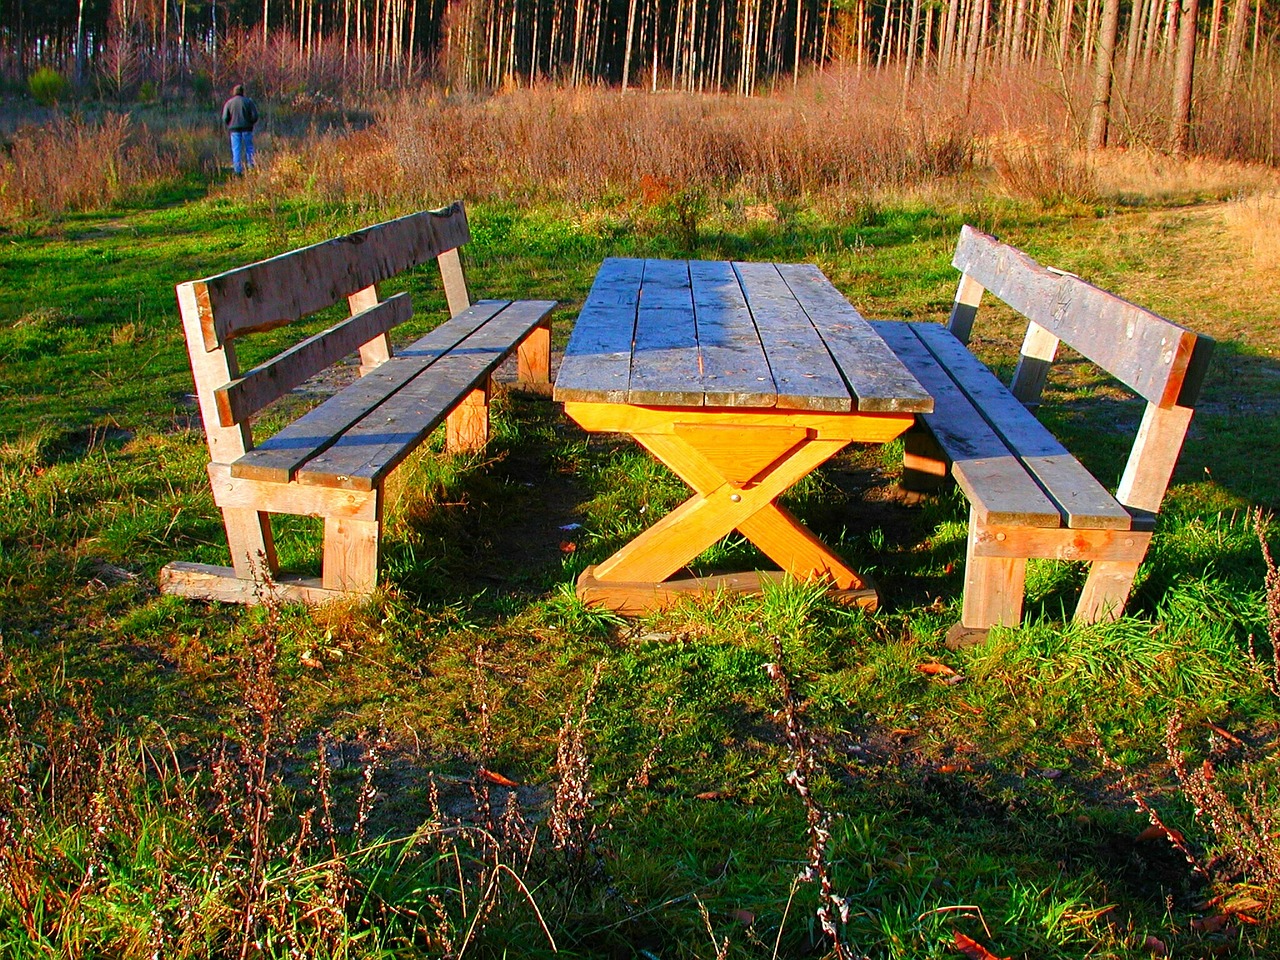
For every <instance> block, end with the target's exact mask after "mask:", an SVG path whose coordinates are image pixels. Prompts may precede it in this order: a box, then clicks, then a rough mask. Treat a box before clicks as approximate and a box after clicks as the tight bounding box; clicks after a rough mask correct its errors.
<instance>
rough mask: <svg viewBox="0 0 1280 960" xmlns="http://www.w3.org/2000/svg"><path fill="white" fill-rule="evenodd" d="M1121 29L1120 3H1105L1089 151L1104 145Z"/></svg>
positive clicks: (1115, 0) (1095, 66)
mask: <svg viewBox="0 0 1280 960" xmlns="http://www.w3.org/2000/svg"><path fill="white" fill-rule="evenodd" d="M1119 27H1120V0H1105V3H1104V4H1103V7H1102V19H1101V21H1100V23H1099V25H1098V50H1097V55H1096V56H1095V58H1094V63H1093V103H1092V104H1091V105H1090V107H1089V149H1090V150H1101V149H1102V148H1103V147H1105V146H1106V145H1107V124H1108V122H1109V121H1110V117H1111V75H1112V66H1113V63H1114V61H1115V52H1116V33H1117V32H1118V30H1119Z"/></svg>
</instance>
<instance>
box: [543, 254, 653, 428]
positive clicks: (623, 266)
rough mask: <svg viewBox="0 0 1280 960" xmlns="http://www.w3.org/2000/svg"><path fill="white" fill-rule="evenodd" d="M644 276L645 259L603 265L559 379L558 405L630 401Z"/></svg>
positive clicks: (614, 259) (614, 260)
mask: <svg viewBox="0 0 1280 960" xmlns="http://www.w3.org/2000/svg"><path fill="white" fill-rule="evenodd" d="M643 276H644V261H643V260H633V259H624V258H620V257H610V258H609V259H607V260H605V261H604V263H603V264H601V266H600V270H599V272H598V273H597V274H596V279H595V282H594V283H593V284H592V285H591V293H590V294H589V295H588V296H587V300H586V303H584V304H583V306H582V312H581V313H580V314H579V315H578V320H577V322H576V323H575V324H574V326H573V333H572V334H571V335H570V337H569V345H568V346H567V347H566V348H565V352H564V359H563V360H562V361H561V364H560V370H559V373H558V374H557V375H556V385H555V399H556V400H560V401H565V400H582V401H598V402H604V403H626V402H627V391H628V389H629V388H630V382H631V341H632V338H633V337H634V336H635V326H636V309H637V307H638V305H639V302H640V282H641V279H642V278H643Z"/></svg>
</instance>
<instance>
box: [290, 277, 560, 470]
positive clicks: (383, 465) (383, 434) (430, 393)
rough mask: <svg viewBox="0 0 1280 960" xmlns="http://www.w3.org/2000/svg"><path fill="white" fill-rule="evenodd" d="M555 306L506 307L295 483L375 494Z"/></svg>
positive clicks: (323, 455)
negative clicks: (373, 491) (391, 474)
mask: <svg viewBox="0 0 1280 960" xmlns="http://www.w3.org/2000/svg"><path fill="white" fill-rule="evenodd" d="M553 306H554V303H553V302H551V301H547V300H518V301H515V302H514V303H510V304H507V305H506V306H505V307H504V309H503V310H501V312H499V313H498V314H497V315H496V316H494V317H493V318H492V319H490V320H489V321H488V322H486V323H484V324H483V325H481V326H480V327H479V329H477V330H476V331H475V332H474V333H473V334H471V335H470V336H468V337H467V338H466V339H465V340H463V341H462V342H460V343H458V344H457V345H456V346H455V347H453V348H452V349H450V350H449V351H448V352H447V353H446V354H445V355H444V356H441V357H439V358H438V359H436V360H435V361H434V362H433V363H431V364H430V365H429V366H427V367H426V368H425V369H423V370H422V371H421V372H420V373H419V374H418V375H417V376H415V377H414V378H413V379H411V380H410V381H409V382H408V383H406V384H405V385H404V386H403V387H402V388H401V389H399V390H398V391H396V392H395V393H394V394H393V395H392V396H391V397H389V398H388V399H387V400H386V402H384V403H382V404H380V405H379V406H378V407H376V408H375V409H374V410H372V411H371V412H370V413H368V414H367V415H366V416H365V417H363V418H362V419H361V420H360V421H359V422H358V423H355V424H353V425H352V426H351V427H349V428H348V429H347V430H346V431H345V432H344V433H342V435H341V436H339V437H338V438H337V439H336V441H335V442H334V443H333V444H332V445H330V446H329V447H328V448H327V449H325V450H324V451H323V452H322V453H320V454H319V455H318V456H316V457H314V458H312V459H311V460H309V461H308V462H307V463H306V464H304V465H303V466H302V467H301V468H299V469H298V471H297V474H296V476H297V480H298V482H299V483H302V484H311V485H316V486H326V487H337V488H340V489H351V490H372V489H374V488H375V487H377V486H378V485H379V484H381V483H382V481H383V480H384V479H385V478H386V476H387V474H389V473H390V472H391V471H392V470H393V469H394V468H395V467H396V466H397V465H398V464H399V463H400V462H401V461H403V460H404V458H405V457H407V456H408V455H409V454H410V453H411V452H412V451H413V450H414V448H415V447H416V446H417V445H418V444H419V443H421V442H422V440H423V439H425V438H426V437H427V436H428V435H429V434H430V433H431V432H432V431H433V430H435V428H436V427H438V426H439V425H440V424H441V423H442V422H443V421H444V419H445V417H446V416H448V414H449V413H450V412H451V411H452V410H453V408H454V407H456V406H457V405H458V404H459V403H460V402H462V401H463V400H465V399H466V396H467V394H468V393H470V391H472V390H474V389H476V388H477V387H478V386H479V385H480V384H481V383H482V382H483V381H484V380H485V378H486V377H487V376H488V375H489V374H490V373H492V372H493V370H494V369H496V368H497V367H498V365H499V364H501V363H502V361H503V360H505V359H506V358H507V357H509V356H510V355H511V354H512V353H513V352H514V351H515V349H516V346H517V344H518V343H519V341H520V340H522V339H523V338H524V337H525V336H526V335H527V334H528V333H529V332H530V331H532V330H533V329H534V328H535V327H538V326H540V325H541V324H542V323H543V322H545V319H546V316H547V314H548V313H550V311H551V309H552V307H553ZM366 379H367V378H366Z"/></svg>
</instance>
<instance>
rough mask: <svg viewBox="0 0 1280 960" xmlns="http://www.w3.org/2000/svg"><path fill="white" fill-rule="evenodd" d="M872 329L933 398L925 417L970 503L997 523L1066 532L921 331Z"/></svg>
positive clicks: (900, 326) (885, 325)
mask: <svg viewBox="0 0 1280 960" xmlns="http://www.w3.org/2000/svg"><path fill="white" fill-rule="evenodd" d="M871 326H872V328H873V329H874V330H875V331H876V332H877V333H879V334H880V336H881V337H883V338H884V341H885V343H887V344H888V345H889V347H890V348H891V349H892V350H893V352H894V353H895V354H896V355H897V356H898V359H900V360H901V361H902V362H903V363H904V364H906V366H907V368H908V369H909V370H910V371H911V372H912V374H913V375H914V376H915V378H916V379H917V380H918V381H919V382H920V383H921V385H923V386H924V388H925V389H926V390H928V391H929V393H930V394H931V395H932V396H933V398H934V409H933V412H932V413H925V414H921V415H920V416H921V418H922V419H923V420H924V422H925V424H926V425H927V426H928V428H929V430H930V432H931V433H932V434H933V435H934V438H935V439H936V440H937V441H938V444H939V445H940V446H941V447H942V449H943V451H944V452H945V453H946V455H947V457H948V458H949V459H950V460H951V461H952V465H951V474H952V476H953V477H955V479H956V482H957V483H958V484H959V485H960V487H961V489H962V490H963V491H964V493H965V496H967V497H968V498H969V500H970V502H971V503H973V504H974V505H975V506H976V507H977V508H978V509H979V511H980V512H982V513H983V514H984V515H986V516H987V517H988V519H989V520H990V522H992V523H996V522H999V523H1021V524H1025V525H1028V526H1036V527H1057V526H1061V524H1062V520H1063V518H1062V515H1061V513H1060V512H1059V510H1058V508H1057V506H1056V505H1055V504H1054V502H1053V501H1052V500H1050V499H1049V497H1048V496H1047V495H1046V494H1045V492H1044V491H1043V490H1041V489H1040V487H1039V485H1038V484H1037V483H1036V482H1035V481H1034V480H1033V479H1032V478H1031V476H1030V475H1029V474H1028V473H1027V471H1026V469H1025V468H1024V467H1023V466H1022V463H1021V462H1020V461H1019V460H1018V458H1017V457H1016V456H1015V455H1014V453H1013V451H1011V450H1010V449H1009V446H1008V444H1006V443H1005V442H1004V440H1003V439H1002V438H1001V437H1000V436H999V435H998V434H997V433H996V432H995V430H994V429H992V427H991V425H990V424H989V423H987V421H986V420H985V419H984V418H983V416H982V414H981V413H980V412H979V411H978V410H977V409H976V408H975V407H974V405H973V402H972V401H971V400H970V399H969V397H967V396H966V395H965V394H964V391H962V390H961V389H960V387H959V386H958V385H957V384H956V382H955V381H954V380H952V379H951V377H950V376H948V374H947V372H946V370H944V369H943V368H942V366H941V365H940V364H939V363H938V361H937V358H936V357H935V356H934V355H933V354H932V353H931V352H930V351H929V348H928V347H927V346H925V344H924V342H923V341H922V340H921V339H920V338H919V337H917V336H916V332H915V329H914V328H915V327H916V326H917V325H916V324H908V323H898V322H894V321H891V320H880V321H873V322H872V324H871ZM938 329H940V330H941V329H943V328H941V327H939V328H938ZM943 332H945V330H944V331H943Z"/></svg>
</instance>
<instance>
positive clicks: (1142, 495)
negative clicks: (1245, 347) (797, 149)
mask: <svg viewBox="0 0 1280 960" xmlns="http://www.w3.org/2000/svg"><path fill="white" fill-rule="evenodd" d="M952 262H953V264H954V265H955V267H956V268H957V269H958V270H960V272H961V274H962V276H961V278H960V286H959V289H958V290H957V292H956V298H955V303H954V306H953V309H952V311H951V318H950V321H949V323H948V324H947V326H946V327H943V326H941V325H939V324H933V323H901V322H893V321H880V322H877V323H876V324H875V327H876V329H877V330H878V331H879V332H880V334H881V336H883V337H884V339H885V340H886V341H887V342H888V343H889V345H890V346H891V347H892V348H893V350H894V352H895V353H896V354H897V355H898V356H899V357H900V358H901V359H902V361H903V362H904V363H905V364H906V365H907V367H908V368H909V369H910V370H911V372H912V373H914V374H915V376H916V378H917V379H919V380H920V382H921V383H922V384H923V385H924V386H925V388H926V389H927V390H928V391H929V392H930V393H931V394H933V397H934V400H935V407H934V412H932V413H927V414H920V415H918V416H917V422H916V427H915V428H914V429H913V430H912V431H910V432H909V433H908V434H907V435H906V438H905V442H906V453H905V462H904V470H903V484H904V486H906V487H907V488H908V489H916V490H922V489H928V488H929V487H931V486H934V487H936V486H937V485H938V484H940V483H943V482H946V478H947V477H948V475H949V476H950V477H951V478H954V480H955V482H956V483H957V484H958V485H959V487H960V489H961V491H962V492H963V493H964V495H965V497H966V498H967V499H968V501H969V504H970V513H969V536H968V544H967V548H966V557H965V571H964V605H963V610H962V613H961V619H960V623H959V624H957V625H956V626H955V627H953V628H952V630H951V633H950V634H949V636H948V644H949V645H950V646H952V647H957V646H965V645H967V644H969V643H973V642H977V641H979V640H980V639H981V638H982V637H983V636H984V635H985V633H986V631H987V629H988V628H990V627H992V626H994V625H997V624H1003V625H1016V624H1018V623H1019V622H1020V621H1021V618H1022V599H1023V581H1024V574H1025V570H1026V563H1027V560H1028V559H1029V558H1032V557H1044V558H1053V559H1059V560H1083V561H1087V562H1089V563H1090V568H1089V572H1088V576H1087V579H1086V581H1085V585H1084V590H1083V593H1082V595H1081V597H1080V601H1079V605H1078V606H1077V607H1076V612H1075V617H1076V619H1077V620H1079V621H1084V622H1094V621H1097V620H1101V619H1113V618H1115V617H1118V616H1119V615H1120V614H1121V613H1122V612H1123V610H1124V606H1125V602H1126V601H1127V599H1128V596H1129V591H1130V589H1131V587H1132V585H1133V579H1134V575H1135V573H1136V572H1137V570H1138V565H1139V564H1140V563H1141V562H1142V559H1143V557H1144V556H1145V555H1146V552H1147V546H1148V544H1149V543H1150V541H1151V534H1152V530H1153V529H1154V526H1155V517H1156V513H1157V511H1158V510H1159V509H1160V503H1161V501H1162V500H1163V499H1164V494H1165V490H1166V488H1167V487H1168V485H1169V479H1170V477H1171V476H1172V474H1173V468H1174V464H1175V462H1176V461H1177V458H1178V453H1179V451H1180V450H1181V448H1182V443H1183V440H1184V439H1185V437H1186V433H1187V427H1188V425H1189V424H1190V421H1191V413H1192V408H1193V406H1194V405H1195V401H1196V396H1197V394H1198V392H1199V390H1200V385H1201V381H1202V380H1203V377H1204V372H1205V367H1206V365H1207V363H1208V360H1209V356H1210V354H1211V352H1212V349H1213V341H1212V340H1211V339H1210V338H1208V337H1203V336H1197V335H1196V334H1194V333H1192V332H1190V331H1189V330H1186V329H1184V328H1183V327H1180V326H1178V325H1177V324H1176V323H1172V322H1170V321H1168V320H1165V319H1164V318H1162V317H1160V316H1158V315H1156V314H1154V313H1152V312H1151V311H1149V310H1144V309H1142V308H1141V307H1138V306H1135V305H1133V304H1131V303H1128V302H1126V301H1124V300H1122V299H1120V298H1119V297H1117V296H1115V295H1113V294H1110V293H1107V292H1106V291H1104V290H1100V289H1098V288H1097V287H1095V286H1093V285H1091V284H1089V283H1086V282H1085V281H1083V280H1081V279H1080V278H1078V277H1075V276H1073V275H1071V274H1067V273H1063V272H1061V271H1056V270H1052V269H1049V268H1046V267H1043V266H1041V265H1040V264H1038V263H1037V262H1036V261H1035V260H1033V259H1031V257H1029V256H1027V255H1026V254H1025V253H1023V252H1022V251H1020V250H1017V249H1015V248H1013V247H1010V246H1008V245H1006V244H1003V243H1000V242H998V241H997V240H995V239H994V238H992V237H989V236H987V235H986V234H983V233H980V232H978V231H977V230H974V229H973V228H972V227H968V226H966V227H964V228H963V229H962V231H961V234H960V242H959V245H958V246H957V248H956V254H955V258H954V260H953V261H952ZM984 290H986V291H989V292H990V293H992V294H993V295H995V296H996V297H998V298H1000V299H1001V300H1003V301H1004V302H1005V303H1006V304H1008V305H1009V306H1010V307H1012V308H1013V309H1014V310H1016V311H1017V312H1018V313H1020V314H1022V315H1023V316H1024V317H1026V318H1027V319H1028V320H1029V321H1030V323H1029V324H1028V326H1027V332H1026V336H1025V338H1024V340H1023V344H1022V349H1021V356H1020V359H1019V361H1018V364H1017V368H1016V370H1015V372H1014V375H1013V380H1012V383H1011V385H1010V387H1009V388H1007V389H1006V387H1005V386H1004V384H1003V383H1001V382H1000V381H999V380H998V379H997V378H996V376H995V375H994V374H993V373H992V372H991V371H990V370H989V369H988V368H987V367H986V366H984V365H983V364H982V362H981V361H979V360H978V359H977V358H976V357H975V356H974V355H973V354H972V353H970V352H969V350H968V348H967V346H966V345H967V343H968V341H969V334H970V331H971V329H972V326H973V322H974V318H975V316H976V313H977V309H978V303H979V301H980V299H981V297H982V293H983V291H984ZM1060 343H1064V344H1067V345H1068V346H1070V347H1071V348H1073V349H1074V350H1075V351H1076V352H1077V353H1079V354H1080V355H1082V356H1083V357H1084V358H1086V359H1087V360H1090V361H1092V362H1093V363H1094V364H1096V365H1097V366H1098V367H1100V368H1101V369H1102V370H1104V371H1106V372H1107V373H1108V374H1110V375H1111V376H1113V377H1115V378H1116V379H1117V380H1119V381H1120V382H1121V383H1122V384H1124V385H1125V386H1126V387H1128V389H1130V390H1132V391H1133V392H1134V393H1135V394H1137V395H1138V396H1139V397H1141V398H1143V399H1145V400H1146V401H1147V406H1146V411H1145V412H1144V414H1143V416H1142V422H1141V425H1140V426H1139V427H1138V430H1137V436H1136V439H1135V440H1134V443H1133V447H1132V450H1131V452H1130V454H1129V459H1128V462H1127V464H1126V466H1125V469H1124V473H1123V475H1122V477H1121V479H1120V483H1119V487H1118V488H1117V489H1116V492H1115V494H1114V496H1113V495H1112V494H1111V493H1110V492H1108V490H1107V489H1106V488H1105V487H1104V485H1103V484H1102V483H1100V482H1098V480H1097V479H1095V478H1094V477H1093V476H1092V475H1091V474H1090V473H1089V471H1088V470H1087V469H1085V467H1084V466H1083V465H1082V464H1081V463H1080V462H1079V461H1078V460H1077V459H1075V457H1073V456H1072V455H1071V454H1070V453H1068V452H1067V450H1066V449H1065V448H1064V447H1063V446H1062V444H1061V443H1059V442H1058V440H1057V439H1056V438H1055V437H1054V436H1053V435H1052V434H1051V433H1050V432H1049V431H1048V430H1047V429H1046V428H1045V427H1044V426H1043V425H1042V424H1041V423H1040V421H1039V420H1038V419H1037V418H1036V417H1035V415H1034V414H1033V413H1032V412H1031V410H1029V409H1028V408H1029V407H1034V406H1036V405H1037V404H1038V403H1039V401H1040V397H1041V392H1042V390H1043V388H1044V385H1045V381H1046V377H1047V375H1048V372H1049V369H1050V366H1051V365H1052V363H1053V361H1054V358H1055V356H1056V354H1057V350H1058V346H1059V344H1060Z"/></svg>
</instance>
